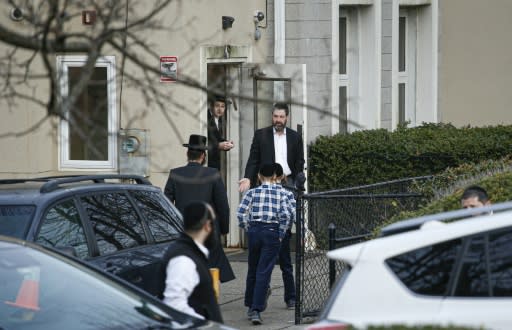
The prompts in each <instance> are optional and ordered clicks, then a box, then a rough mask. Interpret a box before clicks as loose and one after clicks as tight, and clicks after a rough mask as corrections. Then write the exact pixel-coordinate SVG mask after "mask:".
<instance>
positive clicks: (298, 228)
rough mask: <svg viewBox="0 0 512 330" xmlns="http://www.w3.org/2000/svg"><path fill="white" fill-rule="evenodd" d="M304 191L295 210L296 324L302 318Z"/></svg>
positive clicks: (300, 194) (297, 201) (299, 192)
mask: <svg viewBox="0 0 512 330" xmlns="http://www.w3.org/2000/svg"><path fill="white" fill-rule="evenodd" d="M302 196H303V193H302V191H300V190H299V191H298V193H297V200H296V203H297V204H296V212H295V217H296V218H295V296H296V298H297V299H295V324H300V322H301V320H302V292H301V286H302V270H303V267H304V259H303V257H304V255H303V253H304V245H305V242H304V237H303V236H304V217H303V214H302V212H303V209H304V208H303V207H304V206H303V205H302V203H303V197H302Z"/></svg>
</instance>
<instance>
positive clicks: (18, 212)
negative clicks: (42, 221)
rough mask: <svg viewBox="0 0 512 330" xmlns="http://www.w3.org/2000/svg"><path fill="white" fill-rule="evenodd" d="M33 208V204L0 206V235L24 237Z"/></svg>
mask: <svg viewBox="0 0 512 330" xmlns="http://www.w3.org/2000/svg"><path fill="white" fill-rule="evenodd" d="M35 210H36V208H35V206H33V205H2V206H0V235H5V236H13V237H17V238H25V235H26V233H27V230H28V227H29V226H30V222H31V220H32V216H33V215H34V211H35Z"/></svg>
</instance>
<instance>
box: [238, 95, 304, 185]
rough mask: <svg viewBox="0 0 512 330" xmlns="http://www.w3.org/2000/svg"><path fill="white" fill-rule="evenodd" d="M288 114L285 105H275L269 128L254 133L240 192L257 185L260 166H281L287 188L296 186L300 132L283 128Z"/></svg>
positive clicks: (299, 172) (300, 170)
mask: <svg viewBox="0 0 512 330" xmlns="http://www.w3.org/2000/svg"><path fill="white" fill-rule="evenodd" d="M288 115H289V109H288V105H287V104H286V103H276V104H274V108H273V110H272V126H269V127H265V128H261V129H259V130H257V131H256V132H254V137H253V139H252V144H251V151H250V153H249V159H248V160H247V164H246V166H245V174H244V178H243V179H242V180H240V182H239V190H240V192H244V191H246V190H247V189H249V188H250V187H254V186H256V185H257V175H258V170H259V168H260V166H261V165H262V164H272V163H279V164H281V166H282V167H283V171H284V175H285V177H286V178H287V184H288V185H295V183H296V181H299V180H297V179H298V177H299V178H301V177H302V178H303V175H304V174H303V171H304V147H303V146H304V145H303V142H302V137H301V136H300V135H299V133H297V132H296V131H294V130H292V129H291V128H287V127H286V123H287V121H288ZM302 178H301V179H302ZM302 183H303V182H302Z"/></svg>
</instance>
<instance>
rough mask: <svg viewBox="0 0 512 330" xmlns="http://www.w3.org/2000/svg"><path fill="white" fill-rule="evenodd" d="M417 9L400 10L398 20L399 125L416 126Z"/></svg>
mask: <svg viewBox="0 0 512 330" xmlns="http://www.w3.org/2000/svg"><path fill="white" fill-rule="evenodd" d="M416 12H417V9H416V7H406V8H401V9H400V17H399V19H398V123H399V124H403V123H405V122H410V123H411V124H412V126H415V125H416V105H415V104H416V47H417V41H416V28H417V27H416V20H417V19H416V16H417V13H416Z"/></svg>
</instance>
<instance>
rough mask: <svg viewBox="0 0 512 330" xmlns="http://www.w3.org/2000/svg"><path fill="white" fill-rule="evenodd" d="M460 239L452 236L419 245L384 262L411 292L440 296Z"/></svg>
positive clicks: (452, 265) (446, 287)
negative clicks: (451, 237)
mask: <svg viewBox="0 0 512 330" xmlns="http://www.w3.org/2000/svg"><path fill="white" fill-rule="evenodd" d="M461 242H462V240H460V239H455V240H450V241H447V242H442V243H438V244H434V245H430V246H427V247H422V248H419V249H416V250H413V251H409V252H407V253H404V254H400V255H398V256H395V257H393V258H390V259H388V260H386V263H387V265H388V266H389V267H390V268H391V270H392V271H393V272H394V273H395V274H396V275H397V276H398V278H399V279H400V281H402V282H403V283H404V284H405V285H406V286H407V288H409V289H410V290H411V291H413V292H415V293H418V294H424V295H429V296H444V295H445V294H446V293H447V290H448V282H449V279H450V275H451V273H452V270H453V267H454V264H455V261H456V258H457V255H458V254H459V251H460V249H461Z"/></svg>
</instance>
